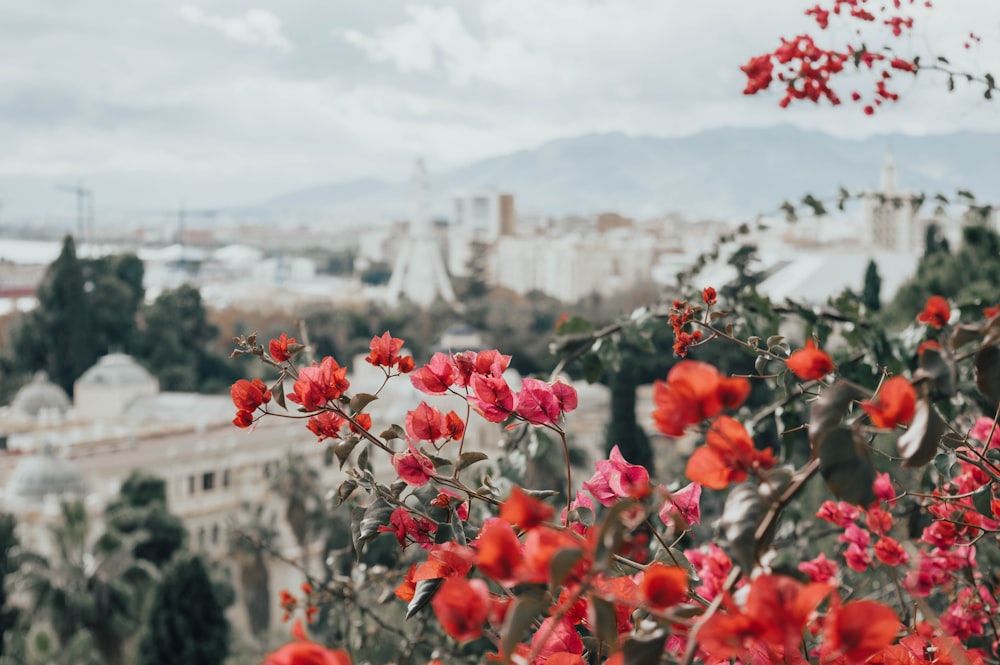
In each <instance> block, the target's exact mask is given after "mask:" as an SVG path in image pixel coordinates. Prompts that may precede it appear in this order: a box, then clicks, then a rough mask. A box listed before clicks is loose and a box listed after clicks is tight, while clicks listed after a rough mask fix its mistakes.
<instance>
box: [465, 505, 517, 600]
mask: <svg viewBox="0 0 1000 665" xmlns="http://www.w3.org/2000/svg"><path fill="white" fill-rule="evenodd" d="M475 544H476V546H477V549H476V567H477V568H479V572H481V573H482V574H483V575H485V576H486V577H489V578H490V579H492V580H494V581H496V582H499V583H500V584H513V583H514V582H516V581H517V579H518V577H519V576H520V569H521V565H520V563H521V558H522V550H523V548H522V546H521V541H519V540H518V539H517V534H516V533H514V528H513V527H512V526H511V525H510V523H509V522H507V521H505V520H503V519H499V518H496V517H491V518H489V519H487V520H486V522H485V523H483V528H482V529H480V530H479V538H477V539H476V543H475Z"/></svg>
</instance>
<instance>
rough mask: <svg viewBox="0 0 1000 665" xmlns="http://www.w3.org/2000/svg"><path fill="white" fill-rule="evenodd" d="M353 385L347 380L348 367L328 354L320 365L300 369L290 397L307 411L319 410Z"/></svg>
mask: <svg viewBox="0 0 1000 665" xmlns="http://www.w3.org/2000/svg"><path fill="white" fill-rule="evenodd" d="M350 387H351V384H350V382H348V380H347V368H346V367H341V366H340V365H338V364H337V361H336V360H334V359H333V358H331V357H330V356H327V357H326V358H323V360H322V362H320V364H319V365H316V364H313V365H312V366H311V367H303V368H302V369H300V370H299V378H298V379H296V381H295V385H294V386H293V390H292V392H291V393H289V395H288V399H289V400H291V401H292V402H295V403H296V404H299V405H301V406H302V408H303V409H305V410H306V411H317V410H319V408H320V407H322V406H324V405H326V403H327V402H329V401H330V400H334V399H337V398H338V397H340V396H341V395H343V394H344V392H346V391H347V389H348V388H350Z"/></svg>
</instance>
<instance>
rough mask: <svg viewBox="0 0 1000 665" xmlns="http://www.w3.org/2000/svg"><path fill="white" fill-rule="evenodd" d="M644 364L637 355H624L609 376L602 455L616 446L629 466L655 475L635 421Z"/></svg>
mask: <svg viewBox="0 0 1000 665" xmlns="http://www.w3.org/2000/svg"><path fill="white" fill-rule="evenodd" d="M644 360H648V359H643V358H642V357H641V356H640V354H639V353H637V352H634V351H626V352H625V353H624V354H623V357H622V362H621V367H620V368H619V369H618V371H617V372H613V373H612V374H611V377H610V380H609V381H608V387H609V388H610V389H611V420H610V422H609V423H608V436H607V441H606V443H605V446H604V447H605V452H610V451H611V449H612V448H614V447H615V446H618V449H619V451H621V454H622V457H624V458H625V459H626V460H628V461H629V462H631V463H632V464H639V465H642V466H644V467H646V468H647V469H648V470H649V471H651V472H655V471H656V469H655V465H654V460H653V449H652V447H651V446H650V445H649V437H648V436H646V433H645V432H644V431H643V429H642V427H641V426H640V425H639V423H638V421H637V420H636V417H635V402H636V396H635V393H636V388H637V387H638V385H639V367H638V365H639V364H640V363H642V362H643V361H644Z"/></svg>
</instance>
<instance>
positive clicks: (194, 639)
mask: <svg viewBox="0 0 1000 665" xmlns="http://www.w3.org/2000/svg"><path fill="white" fill-rule="evenodd" d="M229 634H230V627H229V622H228V620H227V619H226V616H225V614H224V612H223V607H222V604H221V603H220V602H219V599H218V597H217V596H216V591H215V588H214V586H213V584H212V580H211V579H210V577H209V574H208V571H207V569H206V568H205V564H204V563H203V562H202V560H201V557H198V556H184V557H180V558H178V559H175V560H174V561H173V562H172V563H171V564H170V566H168V567H167V569H166V571H165V572H164V575H163V578H162V579H161V580H160V583H159V585H157V587H156V592H155V594H154V596H153V602H152V605H151V607H150V608H149V615H148V617H147V619H146V628H145V631H144V633H143V637H142V641H141V642H140V644H139V653H138V657H137V658H136V663H137V665H221V663H222V662H223V661H224V660H225V659H226V657H227V656H228V655H229Z"/></svg>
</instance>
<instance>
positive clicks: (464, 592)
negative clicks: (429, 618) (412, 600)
mask: <svg viewBox="0 0 1000 665" xmlns="http://www.w3.org/2000/svg"><path fill="white" fill-rule="evenodd" d="M431 606H432V607H433V608H434V614H435V615H436V616H437V619H438V621H439V622H440V623H441V627H442V628H444V630H445V632H446V633H448V634H449V635H451V636H452V637H453V638H455V639H456V640H458V641H459V642H469V641H471V640H474V639H476V638H477V637H479V636H480V635H482V634H483V626H485V625H486V620H487V618H489V615H490V592H489V589H488V588H487V586H486V581H485V580H479V579H475V580H468V579H465V578H464V577H449V578H448V579H446V580H445V581H444V583H443V584H442V585H441V587H440V588H439V589H438V590H437V593H436V594H434V598H433V599H432V600H431Z"/></svg>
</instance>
